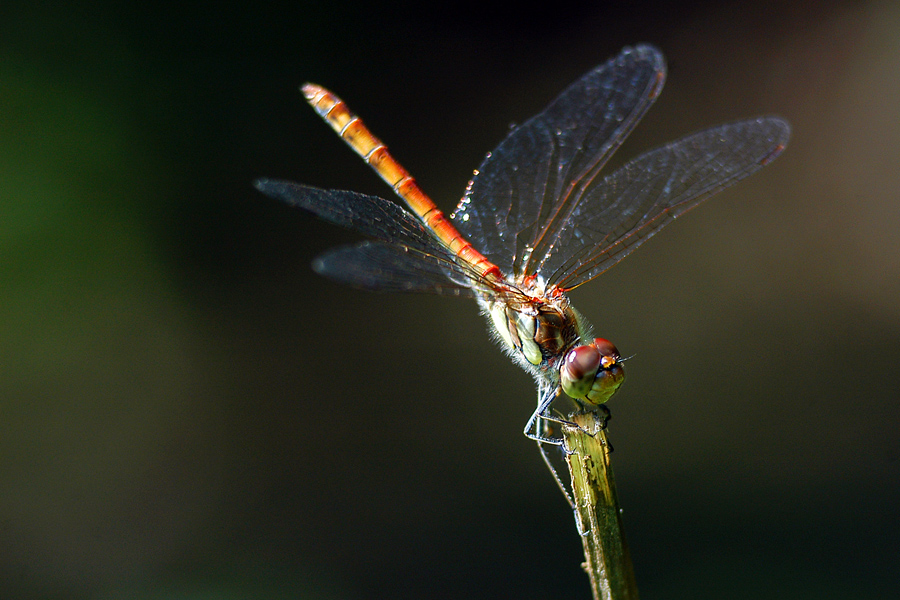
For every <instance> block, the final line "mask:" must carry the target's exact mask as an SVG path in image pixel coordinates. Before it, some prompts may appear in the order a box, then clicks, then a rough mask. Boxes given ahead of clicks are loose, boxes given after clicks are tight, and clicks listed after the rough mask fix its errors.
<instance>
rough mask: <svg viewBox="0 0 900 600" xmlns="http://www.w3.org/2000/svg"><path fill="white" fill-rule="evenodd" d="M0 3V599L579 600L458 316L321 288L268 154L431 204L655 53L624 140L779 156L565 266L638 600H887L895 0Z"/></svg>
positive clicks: (555, 509)
mask: <svg viewBox="0 0 900 600" xmlns="http://www.w3.org/2000/svg"><path fill="white" fill-rule="evenodd" d="M140 6H141V5H140V3H127V2H114V1H110V0H107V1H106V2H95V3H87V2H82V3H70V4H69V5H67V6H66V7H65V8H62V5H60V4H58V3H50V2H44V1H41V0H38V1H34V2H28V3H24V2H12V3H9V2H7V3H4V4H3V6H2V8H0V597H2V598H4V599H30V598H42V599H51V600H54V599H91V600H107V599H114V598H139V599H154V600H155V599H163V598H179V599H181V598H183V599H195V598H204V599H207V598H216V599H232V598H262V599H280V598H315V599H320V598H321V599H338V598H339V599H376V598H542V599H546V598H556V597H564V598H588V597H589V591H588V586H587V578H586V577H585V576H584V574H583V573H582V572H581V571H580V569H579V563H580V561H581V560H582V556H581V546H580V541H579V539H578V536H577V534H576V532H575V527H574V521H573V518H572V515H571V513H570V511H569V509H568V507H567V505H566V504H565V501H564V500H563V498H562V496H561V495H560V494H559V492H558V490H557V489H556V487H555V485H554V483H553V481H552V479H551V478H550V476H549V475H548V474H547V473H546V471H545V470H544V466H543V464H542V463H541V460H540V458H539V456H538V453H537V451H536V449H535V447H534V444H533V443H531V442H529V441H528V440H526V439H525V438H524V437H523V436H522V434H521V430H522V427H523V425H524V423H525V421H526V419H527V418H528V416H529V414H530V412H531V410H532V408H533V403H534V390H533V384H532V382H531V381H530V379H529V377H528V376H527V375H526V374H524V373H523V372H521V371H520V370H518V369H517V368H516V367H515V366H513V365H512V364H511V363H510V362H509V360H508V359H507V358H506V357H505V356H504V355H503V354H502V353H501V352H499V351H498V350H497V348H495V347H494V346H493V344H492V342H490V340H489V338H488V336H487V335H486V334H485V327H484V323H483V320H482V318H481V317H480V316H479V315H478V314H477V311H476V307H475V304H474V303H473V302H471V301H467V300H455V299H446V298H437V297H428V296H387V295H375V294H367V293H364V292H359V291H355V290H351V289H346V288H343V287H339V286H337V285H334V284H332V283H330V282H328V281H326V280H323V279H320V278H318V277H317V276H315V275H314V274H313V273H312V272H311V271H310V268H309V262H310V260H311V259H312V258H313V257H314V256H315V255H316V254H317V253H319V252H321V251H322V250H324V249H326V248H328V247H329V246H331V245H334V244H335V243H340V242H350V241H354V240H356V239H357V237H356V236H354V235H353V234H352V233H348V232H345V231H340V230H338V229H336V228H334V227H331V226H329V225H327V224H325V223H323V222H320V221H317V220H315V219H313V218H311V217H309V216H307V215H304V214H301V213H300V212H299V211H296V210H291V209H289V208H287V207H285V206H282V205H280V204H278V203H277V202H275V201H273V200H270V199H268V198H266V197H264V196H262V195H261V194H259V193H258V192H256V191H255V190H254V189H253V187H252V182H253V180H254V179H255V178H257V177H261V176H270V177H280V178H288V179H293V180H296V181H302V182H305V183H308V184H313V185H317V186H321V187H337V188H348V189H353V190H357V191H361V192H366V193H372V194H379V195H382V196H385V197H387V196H388V195H389V192H388V189H387V188H386V186H385V185H384V184H383V183H382V182H381V181H380V180H379V179H378V178H377V177H376V176H375V175H374V174H372V173H371V172H370V171H369V170H368V168H367V167H366V166H365V165H364V164H363V163H362V161H360V160H359V159H358V158H357V157H356V156H355V155H354V154H352V153H351V151H350V150H348V149H347V148H346V147H344V145H343V144H342V143H341V142H340V140H339V139H338V138H337V136H335V135H334V134H333V133H332V132H331V131H330V130H329V129H328V128H327V127H326V126H325V125H324V124H323V123H322V122H321V121H320V119H319V118H318V117H317V116H316V115H315V114H314V113H313V111H312V110H310V109H309V107H307V106H306V105H305V103H304V102H303V100H302V98H301V96H300V93H299V92H298V86H299V85H300V84H301V83H303V82H305V81H314V82H317V83H320V84H322V85H325V86H328V87H330V88H331V89H333V90H334V91H335V92H336V93H338V94H339V95H340V96H342V97H343V98H344V99H345V100H346V101H347V102H348V103H349V105H350V106H351V107H352V108H353V109H354V110H355V111H356V112H357V113H359V114H360V115H362V116H363V118H364V119H365V120H366V122H367V123H368V124H369V125H370V127H371V128H372V129H373V131H374V132H375V133H376V135H378V136H379V137H381V138H382V139H383V140H385V141H386V143H387V144H388V145H389V146H390V147H391V149H392V150H393V152H394V155H395V156H396V157H397V158H398V159H399V160H400V161H401V162H402V163H403V164H404V165H405V166H406V167H407V168H408V169H409V170H410V171H411V172H412V173H413V174H414V175H415V176H416V177H417V179H418V180H419V181H420V183H421V184H422V186H423V188H424V189H425V190H426V191H427V192H428V193H430V194H431V195H432V196H433V197H434V198H435V200H436V201H437V203H438V204H439V206H440V207H442V208H443V209H445V210H448V211H449V210H451V209H452V207H453V206H454V204H455V201H456V199H458V198H459V196H460V195H461V194H462V192H463V189H464V187H465V184H466V182H467V180H468V179H469V177H470V175H471V172H472V169H473V168H475V167H476V166H477V165H478V164H479V162H480V161H481V159H482V157H483V155H484V153H485V152H487V151H488V150H490V149H491V148H493V147H494V146H495V145H496V144H497V143H498V142H499V141H500V140H501V139H502V138H503V137H504V135H505V133H506V132H507V130H508V127H509V125H510V124H511V123H515V122H519V123H521V122H522V121H524V120H525V119H527V118H528V117H530V116H531V115H533V114H534V113H536V112H538V111H539V110H541V109H542V108H543V107H544V106H545V105H546V104H547V103H548V102H549V101H550V100H552V99H553V98H554V97H555V96H556V94H557V93H558V92H560V91H561V90H562V89H563V88H564V87H565V86H566V85H567V84H569V83H571V82H572V81H574V80H575V79H577V78H578V77H579V76H580V75H581V74H583V73H584V72H586V71H587V70H589V69H590V68H592V67H594V66H595V65H597V64H599V63H601V62H603V61H605V60H606V59H608V58H609V57H611V56H613V55H615V54H616V53H618V52H619V51H620V49H621V48H622V47H623V46H626V45H631V44H634V43H637V42H651V43H654V44H656V45H657V46H658V47H659V48H661V49H662V50H663V52H664V53H665V54H666V56H667V58H668V61H669V78H668V82H667V86H666V89H665V90H664V91H663V93H662V96H661V97H660V99H659V101H658V102H657V104H656V106H655V107H654V108H653V109H652V110H651V111H650V112H649V114H648V116H647V117H646V119H645V120H644V122H643V123H642V124H641V125H640V126H639V127H638V129H637V130H636V132H635V133H634V134H633V136H632V138H631V139H630V140H629V141H628V142H627V144H626V146H625V147H624V148H623V149H622V155H623V156H627V155H634V154H635V153H636V152H639V151H641V150H643V149H647V148H649V147H652V146H654V145H656V144H659V143H663V142H666V141H669V140H672V139H674V138H675V137H678V136H680V135H682V134H685V133H688V132H690V131H693V130H695V129H698V128H702V127H706V126H710V125H715V124H717V123H719V122H722V121H729V120H735V119H738V118H743V117H750V116H754V115H758V114H767V113H775V114H780V115H782V116H784V117H785V118H787V119H788V120H789V121H790V122H791V124H792V126H793V138H792V140H791V143H790V145H789V147H788V150H787V151H786V152H785V154H784V155H783V156H782V157H781V158H779V159H778V161H776V162H775V163H774V164H772V165H771V166H769V167H768V168H766V169H765V170H763V171H761V172H760V173H758V174H757V175H755V176H753V177H752V178H750V179H748V180H746V181H744V182H742V183H741V184H740V185H738V186H737V187H735V188H732V189H730V190H728V191H727V192H726V193H723V194H722V195H721V196H719V197H717V198H715V199H714V200H713V201H711V202H710V203H708V204H707V205H705V206H704V207H702V208H701V209H699V210H697V211H694V212H691V213H690V214H689V215H687V216H686V217H685V218H683V219H680V220H679V222H678V223H677V224H676V225H674V226H672V227H669V228H667V229H666V230H665V231H664V232H663V233H662V234H661V235H659V236H658V237H657V238H655V239H654V240H653V241H652V242H651V243H649V244H647V245H646V246H645V247H643V248H642V249H641V250H640V251H639V252H637V253H635V254H634V255H633V256H632V257H630V258H628V259H627V260H626V261H624V262H623V263H622V264H621V265H619V266H617V267H616V268H614V269H612V270H611V271H610V272H608V273H606V274H604V275H603V276H602V277H600V278H599V279H597V280H596V281H593V282H591V283H590V284H588V285H585V286H583V287H582V288H579V289H578V290H576V292H575V293H574V301H575V305H576V306H577V307H578V308H579V309H580V310H581V311H582V312H583V313H584V314H585V315H586V316H587V317H588V318H589V319H590V320H592V321H593V323H594V325H595V327H596V330H597V333H598V334H599V335H602V336H604V337H607V338H610V339H612V340H614V341H615V343H616V344H617V345H618V347H619V349H620V350H621V351H622V353H623V354H625V355H632V354H634V355H635V357H634V358H633V359H632V360H631V361H630V362H629V363H628V381H627V382H626V384H625V386H624V387H623V389H622V390H621V391H620V392H619V394H618V395H617V396H616V398H614V399H613V401H612V402H611V409H612V411H613V415H614V418H613V421H612V422H611V425H610V426H611V433H610V434H611V439H612V441H613V444H614V445H615V448H616V452H615V454H614V457H613V458H614V467H615V471H616V477H617V481H618V485H619V493H620V499H621V502H622V505H623V507H624V509H625V525H626V531H627V535H628V539H629V542H630V546H631V550H632V554H633V557H634V562H635V569H636V572H637V578H638V583H639V587H640V589H641V592H642V596H643V597H644V598H645V599H648V600H652V599H654V598H666V599H675V598H691V599H694V600H697V599H719V598H732V599H733V598H768V599H773V598H774V599H780V598H791V599H805V598H815V599H817V600H822V599H826V598H842V599H851V598H859V599H863V598H865V599H867V600H871V599H874V598H895V597H896V593H897V589H898V586H900V535H898V533H900V532H898V517H900V442H898V426H900V409H898V398H900V367H898V364H900V234H898V231H900V198H898V195H900V193H898V189H900V170H898V168H897V166H898V154H900V100H898V98H900V5H897V4H896V3H893V2H888V1H885V2H860V1H855V2H836V1H832V2H827V1H822V2H813V1H807V2H790V3H788V2H785V3H782V4H779V3H760V2H729V3H716V2H693V3H683V2H676V1H674V0H669V1H663V0H660V1H657V2H640V1H628V2H625V1H616V2H577V1H576V2H567V1H563V2H553V3H551V4H550V5H547V6H542V7H540V8H534V9H530V8H527V7H526V6H527V5H525V4H521V3H500V4H497V3H484V2H462V3H455V4H453V5H452V6H451V5H449V4H448V5H446V6H444V5H441V6H438V7H433V6H432V7H428V8H424V7H423V6H422V5H421V4H420V3H413V2H407V3H400V4H391V3H383V2H366V3H355V4H336V3H335V4H329V3H316V2H302V1H301V2H293V3H278V2H266V1H260V2H255V3H248V4H246V5H239V4H237V3H231V4H225V5H223V4H219V3H204V2H196V1H193V0H187V1H186V2H182V3H180V4H173V5H171V6H167V7H166V8H165V10H161V9H151V8H142V7H140Z"/></svg>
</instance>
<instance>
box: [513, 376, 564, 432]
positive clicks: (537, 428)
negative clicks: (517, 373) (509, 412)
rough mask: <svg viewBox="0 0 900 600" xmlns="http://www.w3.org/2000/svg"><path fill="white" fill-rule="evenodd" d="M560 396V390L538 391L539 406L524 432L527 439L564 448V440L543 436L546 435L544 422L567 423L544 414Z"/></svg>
mask: <svg viewBox="0 0 900 600" xmlns="http://www.w3.org/2000/svg"><path fill="white" fill-rule="evenodd" d="M558 395H559V389H558V388H556V389H553V388H549V389H547V390H546V391H543V393H542V391H541V390H538V406H537V408H536V409H535V410H534V412H533V413H531V417H529V418H528V422H527V423H525V429H523V430H522V433H524V434H525V437H527V438H529V439H532V440H534V441H536V442H538V443H544V444H551V445H553V446H562V438H551V437H547V436H546V435H543V433H544V421H557V422H560V423H565V422H564V421H562V420H560V419H556V418H555V417H550V416H549V415H545V414H544V413H545V412H546V411H547V409H548V408H549V407H550V404H552V403H553V401H554V400H556V397H557V396H558Z"/></svg>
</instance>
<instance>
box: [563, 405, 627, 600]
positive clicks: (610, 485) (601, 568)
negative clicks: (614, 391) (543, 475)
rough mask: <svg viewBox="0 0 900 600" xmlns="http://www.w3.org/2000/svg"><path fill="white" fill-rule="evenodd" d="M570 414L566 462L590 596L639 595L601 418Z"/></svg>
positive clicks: (610, 599) (622, 599) (607, 599)
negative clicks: (591, 594)
mask: <svg viewBox="0 0 900 600" xmlns="http://www.w3.org/2000/svg"><path fill="white" fill-rule="evenodd" d="M569 419H570V420H571V421H572V422H574V423H577V424H578V427H572V426H563V439H564V448H565V450H566V453H567V456H566V463H567V464H568V467H569V474H570V475H571V476H572V493H573V499H574V501H575V518H576V519H577V520H578V524H579V528H580V530H581V531H580V533H581V534H582V537H581V541H582V544H583V546H584V564H583V565H582V567H583V568H584V570H585V571H586V572H587V574H588V577H589V578H590V583H591V592H592V593H593V594H594V600H638V592H637V584H636V582H635V579H634V568H633V567H632V565H631V556H630V555H629V553H628V547H627V545H626V544H625V531H624V529H623V527H622V514H621V511H620V510H619V500H618V498H617V496H616V484H615V480H614V479H613V472H612V467H611V466H610V462H609V457H610V445H609V442H608V441H607V438H606V429H605V428H604V420H603V418H601V417H600V416H598V415H597V414H596V413H594V412H584V413H575V414H573V415H570V416H569Z"/></svg>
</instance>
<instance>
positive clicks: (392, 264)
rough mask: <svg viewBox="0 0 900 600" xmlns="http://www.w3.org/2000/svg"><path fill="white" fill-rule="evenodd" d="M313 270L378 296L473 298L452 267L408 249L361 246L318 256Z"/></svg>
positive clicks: (371, 244) (469, 285)
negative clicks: (417, 294)
mask: <svg viewBox="0 0 900 600" xmlns="http://www.w3.org/2000/svg"><path fill="white" fill-rule="evenodd" d="M313 270H314V271H315V272H316V273H318V274H320V275H324V276H325V277H328V278H329V279H332V280H334V281H336V282H338V283H343V284H348V285H351V286H354V287H358V288H363V289H367V290H375V291H381V292H426V293H429V294H440V295H443V296H464V297H471V296H474V291H473V289H472V285H473V283H472V281H471V280H470V279H469V277H471V276H470V275H468V274H466V273H461V272H460V270H459V269H457V265H456V264H455V263H448V261H447V259H445V258H443V257H437V256H434V255H431V254H427V253H425V252H421V251H419V250H416V249H414V248H410V247H409V246H398V245H396V244H387V243H384V242H361V243H359V244H356V245H353V246H339V247H337V248H332V249H330V250H328V251H326V252H325V253H323V254H321V255H319V256H318V257H317V258H316V259H315V260H314V261H313Z"/></svg>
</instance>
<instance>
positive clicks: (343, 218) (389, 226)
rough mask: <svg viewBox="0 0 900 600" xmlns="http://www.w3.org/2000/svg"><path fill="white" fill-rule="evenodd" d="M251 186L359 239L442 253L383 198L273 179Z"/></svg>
mask: <svg viewBox="0 0 900 600" xmlns="http://www.w3.org/2000/svg"><path fill="white" fill-rule="evenodd" d="M255 185H256V188H257V189H258V190H259V191H261V192H262V193H264V194H266V195H267V196H271V197H272V198H276V199H279V200H283V201H285V202H287V203H288V204H290V205H291V206H297V207H299V208H302V209H304V210H306V211H309V212H311V213H313V214H314V215H316V216H317V217H319V218H322V219H324V220H326V221H329V222H330V223H334V224H335V225H340V226H341V227H346V228H347V229H352V230H354V231H358V232H359V233H361V234H363V235H366V236H369V237H372V238H375V239H378V240H382V241H385V242H395V243H399V244H402V245H405V246H408V247H411V248H416V249H419V250H424V251H433V252H438V253H439V252H444V247H443V246H442V245H441V244H440V242H438V241H437V240H436V239H435V238H434V236H433V235H432V234H431V233H429V232H428V231H427V230H426V229H425V228H424V227H423V226H422V224H421V222H420V221H419V220H418V219H417V218H416V217H414V216H413V215H411V214H410V213H409V212H407V211H406V210H404V209H403V208H401V207H400V206H399V205H397V204H395V203H393V202H390V201H388V200H385V199H384V198H379V197H378V196H368V195H366V194H359V193H357V192H350V191H345V190H323V189H320V188H315V187H311V186H305V185H300V184H297V183H292V182H290V181H280V180H275V179H260V180H258V181H257V182H256V184H255Z"/></svg>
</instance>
